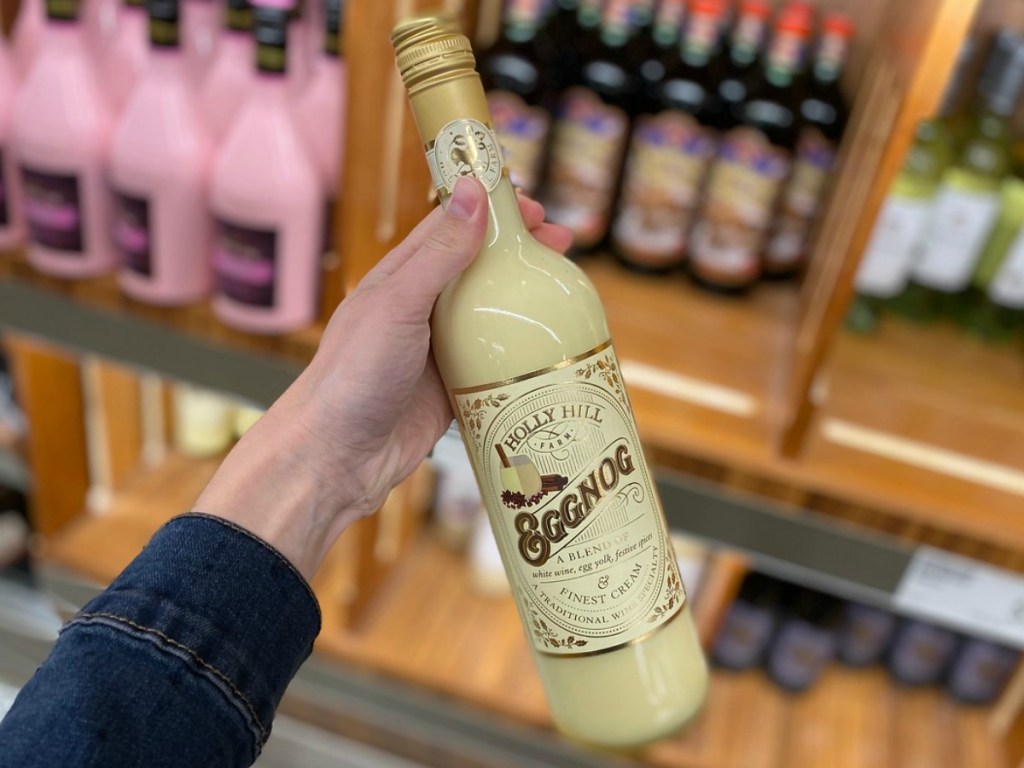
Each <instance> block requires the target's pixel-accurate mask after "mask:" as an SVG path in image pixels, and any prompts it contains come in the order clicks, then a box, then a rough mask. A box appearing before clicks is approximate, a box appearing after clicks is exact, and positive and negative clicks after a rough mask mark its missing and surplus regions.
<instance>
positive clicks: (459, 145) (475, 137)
mask: <svg viewBox="0 0 1024 768" xmlns="http://www.w3.org/2000/svg"><path fill="white" fill-rule="evenodd" d="M427 160H428V162H429V164H430V171H431V175H432V176H433V178H434V184H435V186H436V187H437V188H438V189H439V190H444V191H448V192H451V190H452V189H454V188H455V182H456V181H458V179H459V178H460V177H462V176H476V177H477V178H478V179H480V181H481V182H483V184H484V186H485V187H487V189H488V190H493V189H494V188H495V187H496V186H498V181H499V180H500V179H501V173H502V168H503V163H502V159H501V150H500V149H499V147H498V140H497V138H496V137H495V135H494V132H493V131H492V130H491V129H490V128H488V127H487V126H486V125H484V124H483V123H481V122H480V121H478V120H467V119H463V120H453V121H452V122H450V123H448V125H446V126H445V127H444V128H442V129H441V130H440V131H438V133H437V138H436V139H434V146H433V148H432V149H431V150H430V151H429V152H427Z"/></svg>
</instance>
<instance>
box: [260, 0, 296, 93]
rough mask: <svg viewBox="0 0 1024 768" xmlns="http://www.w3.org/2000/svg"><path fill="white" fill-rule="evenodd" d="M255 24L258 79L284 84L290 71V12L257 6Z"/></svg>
mask: <svg viewBox="0 0 1024 768" xmlns="http://www.w3.org/2000/svg"><path fill="white" fill-rule="evenodd" d="M253 22H254V31H255V37H256V72H257V74H258V75H259V76H260V77H259V78H258V79H259V80H270V81H273V80H280V81H282V82H284V81H285V79H286V74H287V71H288V26H289V23H288V22H289V18H288V12H287V11H285V10H283V9H280V8H267V7H261V6H257V7H256V9H255V14H254V18H253Z"/></svg>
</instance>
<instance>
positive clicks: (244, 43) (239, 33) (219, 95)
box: [199, 0, 255, 146]
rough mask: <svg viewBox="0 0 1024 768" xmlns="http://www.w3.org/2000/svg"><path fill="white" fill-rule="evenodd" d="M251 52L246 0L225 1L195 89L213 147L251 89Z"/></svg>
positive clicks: (250, 19)
mask: <svg viewBox="0 0 1024 768" xmlns="http://www.w3.org/2000/svg"><path fill="white" fill-rule="evenodd" d="M254 55H255V54H254V52H253V44H252V6H251V5H249V3H248V0H228V4H227V13H226V18H225V24H224V31H223V32H222V33H221V36H220V40H219V41H218V42H217V53H216V55H215V56H214V58H213V65H212V66H211V67H210V71H209V73H208V74H207V76H206V78H205V79H204V80H203V84H202V87H201V88H200V90H199V108H200V110H201V111H202V113H203V119H204V120H205V121H206V129H207V134H208V135H209V137H210V140H211V141H212V142H213V143H214V146H219V145H220V143H221V142H222V141H223V140H224V137H225V136H227V133H228V129H229V128H230V127H231V125H232V123H233V122H234V119H235V118H236V117H238V112H239V110H240V109H241V107H242V103H243V102H244V101H245V98H246V96H247V95H248V94H249V91H250V90H252V82H253V77H254V76H253V70H252V67H253V57H254Z"/></svg>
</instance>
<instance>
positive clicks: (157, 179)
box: [109, 0, 211, 305]
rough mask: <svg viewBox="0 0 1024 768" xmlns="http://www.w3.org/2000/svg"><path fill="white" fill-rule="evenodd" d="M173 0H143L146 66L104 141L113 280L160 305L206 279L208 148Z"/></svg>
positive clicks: (193, 295)
mask: <svg viewBox="0 0 1024 768" xmlns="http://www.w3.org/2000/svg"><path fill="white" fill-rule="evenodd" d="M178 2H179V0H149V16H150V35H149V37H150V46H151V51H150V57H149V67H148V69H147V70H146V74H145V75H143V77H142V79H141V80H140V81H139V84H138V86H137V87H136V88H135V90H134V91H133V92H132V95H131V97H130V98H129V99H128V104H127V105H126V106H125V109H124V114H123V115H122V116H121V119H120V121H119V122H118V124H117V127H116V128H115V129H114V134H113V139H112V141H111V145H110V173H109V178H110V187H111V194H112V195H113V197H114V204H113V206H114V218H113V234H112V238H113V241H114V246H115V248H116V249H117V251H118V254H119V255H120V257H121V266H120V270H119V271H118V282H119V283H120V285H121V290H123V291H124V292H125V293H126V294H128V295H129V296H131V297H132V298H136V299H139V300H141V301H147V302H150V303H152V304H162V305H177V304H189V303H192V302H194V301H198V300H199V299H201V298H203V297H204V296H205V295H206V294H207V293H208V292H209V289H210V283H211V276H210V266H209V253H210V245H211V225H210V219H209V210H208V208H207V205H206V193H207V189H206V185H207V181H208V175H209V168H210V161H211V153H210V147H209V142H208V141H207V138H206V133H205V128H204V126H203V121H202V118H201V117H200V114H199V108H198V105H197V104H196V101H195V96H194V92H193V89H192V87H191V82H190V80H189V77H188V73H187V68H186V64H185V59H184V56H183V55H182V51H181V49H180V48H179V45H178V8H179V5H178Z"/></svg>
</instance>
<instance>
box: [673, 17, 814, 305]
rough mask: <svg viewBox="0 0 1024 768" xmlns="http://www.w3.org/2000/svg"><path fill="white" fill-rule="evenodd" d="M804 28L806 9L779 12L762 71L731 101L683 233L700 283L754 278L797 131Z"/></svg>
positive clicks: (728, 288) (724, 285)
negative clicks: (700, 198)
mask: <svg viewBox="0 0 1024 768" xmlns="http://www.w3.org/2000/svg"><path fill="white" fill-rule="evenodd" d="M809 34H810V27H809V25H808V19H807V17H806V15H804V14H802V13H791V14H790V13H783V14H782V15H781V16H780V17H779V19H778V21H777V22H776V25H775V32H774V36H773V39H772V43H771V47H770V48H769V51H768V55H767V57H766V58H765V62H764V68H763V70H762V71H760V72H758V73H757V76H756V77H754V78H753V80H752V84H751V85H750V87H749V89H748V90H747V95H746V98H745V99H744V100H743V101H742V102H740V103H739V104H736V105H734V106H733V113H734V114H733V117H732V122H733V123H735V127H734V128H732V129H731V130H729V131H728V132H726V133H725V134H723V136H722V139H721V142H720V144H719V149H718V156H717V158H716V160H715V164H714V166H713V167H712V169H711V172H710V175H709V178H708V186H707V192H706V194H705V197H704V204H703V207H702V210H701V212H700V214H699V216H698V217H697V220H696V223H695V225H694V228H693V234H692V235H691V237H690V241H691V242H690V258H689V261H688V265H689V269H690V274H691V275H692V276H693V277H694V279H695V280H696V281H697V282H698V283H699V284H701V285H703V286H705V287H708V288H711V289H713V290H717V291H723V292H730V293H736V292H742V291H745V290H748V289H749V288H750V287H752V286H753V285H754V284H755V283H756V282H757V280H758V278H759V277H760V274H761V252H762V249H763V247H764V244H765V242H766V238H767V236H768V230H769V227H770V225H771V223H772V218H773V215H774V212H775V210H776V205H777V202H778V199H779V195H780V194H781V192H782V189H783V185H784V183H785V181H786V179H787V178H788V177H789V173H790V167H791V165H792V160H793V151H794V150H795V148H796V143H797V138H798V137H799V127H798V124H797V115H798V113H799V106H800V104H799V97H798V95H797V93H796V92H795V91H794V88H793V85H794V83H795V81H796V79H797V77H798V75H799V73H800V70H801V68H802V62H803V56H804V50H805V48H806V45H807V36H808V35H809Z"/></svg>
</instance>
